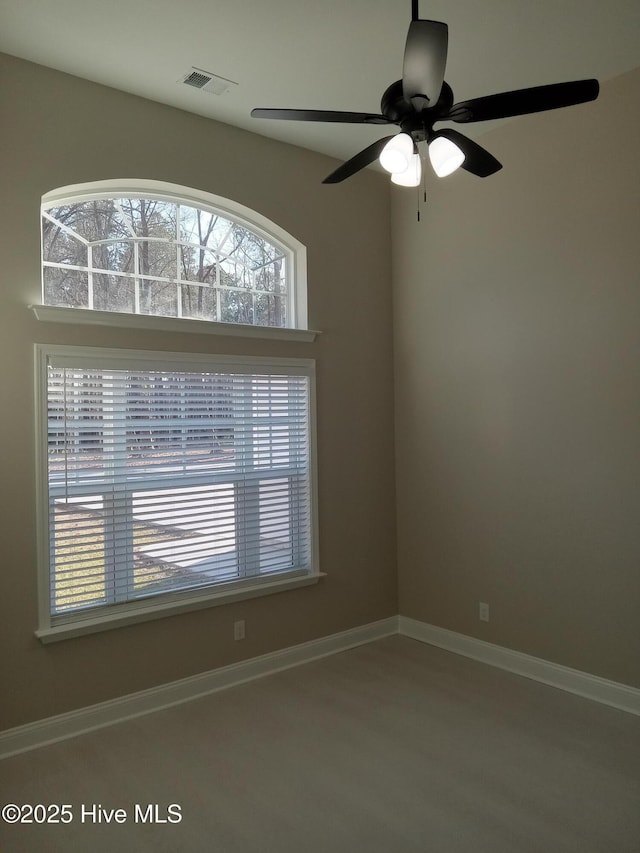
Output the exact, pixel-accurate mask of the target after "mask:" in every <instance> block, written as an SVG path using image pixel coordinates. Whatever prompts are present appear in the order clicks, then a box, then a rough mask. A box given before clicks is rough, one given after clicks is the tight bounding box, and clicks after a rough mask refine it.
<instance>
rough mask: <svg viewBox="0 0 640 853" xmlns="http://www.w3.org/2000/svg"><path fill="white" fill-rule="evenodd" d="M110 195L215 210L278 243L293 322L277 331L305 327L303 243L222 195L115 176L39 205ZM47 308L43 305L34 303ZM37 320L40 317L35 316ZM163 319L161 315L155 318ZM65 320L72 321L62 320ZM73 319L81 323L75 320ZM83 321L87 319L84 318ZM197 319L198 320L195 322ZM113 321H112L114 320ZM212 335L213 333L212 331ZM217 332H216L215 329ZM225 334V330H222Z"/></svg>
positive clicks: (59, 192)
mask: <svg viewBox="0 0 640 853" xmlns="http://www.w3.org/2000/svg"><path fill="white" fill-rule="evenodd" d="M114 195H123V196H128V197H130V198H145V197H146V196H147V195H153V197H154V198H157V199H159V200H161V201H167V202H174V203H181V204H184V203H190V204H193V205H195V206H196V207H200V208H202V209H204V210H211V211H214V212H216V213H222V214H224V215H226V216H228V217H229V219H231V220H233V221H235V222H238V223H239V224H240V225H242V226H243V227H245V228H249V229H255V230H256V231H261V232H262V233H263V235H264V236H265V237H267V238H271V239H272V240H274V241H275V242H276V243H278V244H279V245H281V246H282V247H283V248H284V249H285V250H286V256H287V264H288V265H289V275H288V277H289V280H290V288H289V290H290V295H289V299H290V311H291V317H292V320H293V325H292V326H290V327H288V328H287V329H280V330H281V331H294V330H297V331H300V330H307V329H308V316H307V249H306V246H305V245H304V244H303V243H301V242H300V241H299V240H297V239H296V238H295V237H294V236H293V235H291V234H289V233H288V232H287V231H285V230H284V228H281V227H280V226H279V225H277V224H276V223H275V222H272V221H271V220H270V219H267V217H266V216H263V215H262V214H261V213H258V212H257V211H255V210H252V209H251V208H249V207H246V206H245V205H243V204H240V203H239V202H237V201H233V200H232V199H228V198H223V197H222V196H218V195H215V194H213V193H209V192H204V191H202V190H197V189H194V188H192V187H182V186H180V185H179V184H170V183H167V182H165V181H151V180H142V179H118V180H108V181H93V182H91V183H86V184H71V185H69V186H66V187H59V188H58V189H55V190H52V191H51V192H48V193H45V194H44V195H43V196H42V207H43V208H45V207H49V206H51V205H54V204H55V205H61V204H77V203H79V202H82V201H86V200H88V199H91V200H93V199H101V198H113V196H114ZM38 307H47V306H38ZM64 310H66V311H74V312H78V311H82V310H83V309H77V308H66V309H64ZM84 310H85V311H87V313H91V312H92V309H84ZM95 313H101V314H110V313H114V315H115V317H116V318H118V317H122V316H132V317H138V318H139V317H140V316H142V315H138V314H123V313H119V312H117V313H116V312H95ZM39 319H40V318H39ZM155 319H165V318H155ZM169 319H173V320H174V322H175V323H176V324H179V325H180V327H182V326H183V324H185V323H190V322H193V321H191V320H189V319H182V318H180V319H177V318H169ZM65 322H73V321H69V320H66V321H65ZM77 322H83V321H82V320H78V321H77ZM85 322H87V321H85ZM195 322H198V321H195ZM200 322H204V323H208V324H210V325H211V326H216V325H217V326H222V325H225V326H228V325H233V324H228V323H227V324H222V323H218V322H217V321H215V320H209V321H207V320H205V321H200ZM114 324H115V321H114ZM138 327H139V328H147V327H146V326H138ZM242 328H244V329H247V328H252V329H254V328H255V329H269V328H273V327H269V326H251V327H248V326H243V327H242ZM212 333H213V334H215V332H213V331H212ZM218 334H220V332H218ZM222 334H225V332H222Z"/></svg>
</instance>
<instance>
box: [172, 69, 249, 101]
mask: <svg viewBox="0 0 640 853" xmlns="http://www.w3.org/2000/svg"><path fill="white" fill-rule="evenodd" d="M178 83H184V85H185V86H192V87H193V88H194V89H201V90H202V91H203V92H210V93H211V94H212V95H224V93H225V92H228V91H229V89H230V88H231V87H232V86H237V85H238V84H237V83H234V82H233V80H226V79H225V78H224V77H218V76H217V75H216V74H212V73H211V72H210V71H203V70H202V69H201V68H190V69H189V70H188V71H186V72H185V73H184V74H183V75H182V77H181V78H180V79H179V80H178Z"/></svg>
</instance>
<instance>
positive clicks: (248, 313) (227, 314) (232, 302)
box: [220, 290, 253, 323]
mask: <svg viewBox="0 0 640 853" xmlns="http://www.w3.org/2000/svg"><path fill="white" fill-rule="evenodd" d="M220 320H221V321H222V322H223V323H253V299H252V297H251V294H250V293H241V292H240V291H237V290H221V292H220Z"/></svg>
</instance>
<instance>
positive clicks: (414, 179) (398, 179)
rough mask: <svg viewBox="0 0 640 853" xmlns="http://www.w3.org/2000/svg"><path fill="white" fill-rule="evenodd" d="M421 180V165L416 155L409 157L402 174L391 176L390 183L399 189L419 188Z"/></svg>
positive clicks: (396, 173) (418, 156) (397, 173)
mask: <svg viewBox="0 0 640 853" xmlns="http://www.w3.org/2000/svg"><path fill="white" fill-rule="evenodd" d="M421 180H422V163H421V161H420V155H419V154H418V153H415V154H412V155H411V160H410V161H409V165H408V166H407V168H406V169H405V170H404V172H395V174H393V175H391V182H392V183H394V184H397V185H398V186H399V187H419V186H420V181H421Z"/></svg>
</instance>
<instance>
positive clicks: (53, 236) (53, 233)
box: [42, 217, 87, 267]
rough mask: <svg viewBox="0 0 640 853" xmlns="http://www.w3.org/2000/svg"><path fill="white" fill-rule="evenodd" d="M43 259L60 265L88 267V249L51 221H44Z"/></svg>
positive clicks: (44, 219)
mask: <svg viewBox="0 0 640 853" xmlns="http://www.w3.org/2000/svg"><path fill="white" fill-rule="evenodd" d="M42 257H43V260H45V261H54V262H56V263H59V264H72V265H73V266H76V267H86V266H87V247H86V244H84V243H81V242H80V240H77V239H76V238H75V237H74V236H73V235H72V234H69V232H68V231H65V230H64V229H63V228H61V227H60V226H58V225H55V224H54V223H53V222H51V221H50V220H49V219H46V218H45V217H43V219H42Z"/></svg>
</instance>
